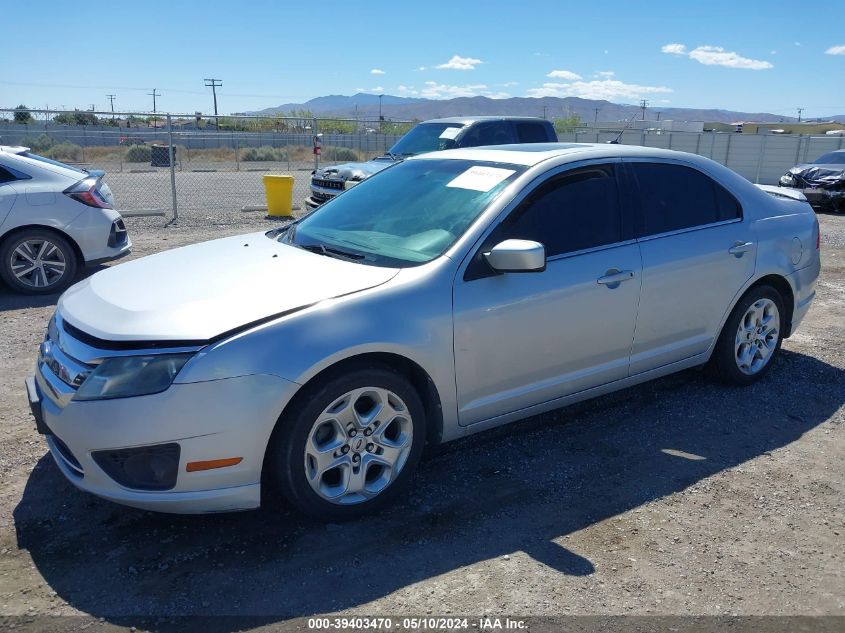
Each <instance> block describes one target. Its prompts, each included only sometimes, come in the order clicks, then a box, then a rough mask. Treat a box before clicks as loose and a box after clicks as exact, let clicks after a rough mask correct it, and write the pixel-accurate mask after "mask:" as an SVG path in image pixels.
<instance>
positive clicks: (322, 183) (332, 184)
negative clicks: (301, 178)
mask: <svg viewBox="0 0 845 633" xmlns="http://www.w3.org/2000/svg"><path fill="white" fill-rule="evenodd" d="M311 184H313V185H314V186H315V187H322V188H323V189H337V190H338V191H343V181H342V180H326V179H325V178H312V179H311Z"/></svg>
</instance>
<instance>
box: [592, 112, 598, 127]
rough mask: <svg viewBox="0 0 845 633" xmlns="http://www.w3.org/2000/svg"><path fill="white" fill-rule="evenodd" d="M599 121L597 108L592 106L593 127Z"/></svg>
mask: <svg viewBox="0 0 845 633" xmlns="http://www.w3.org/2000/svg"><path fill="white" fill-rule="evenodd" d="M598 122H599V108H593V127H596V125H598Z"/></svg>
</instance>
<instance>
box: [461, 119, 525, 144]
mask: <svg viewBox="0 0 845 633" xmlns="http://www.w3.org/2000/svg"><path fill="white" fill-rule="evenodd" d="M508 143H513V136H512V134H511V132H510V128H509V126H508V124H507V123H506V122H496V123H481V124H479V125H475V126H473V127H472V128H471V129H470V130H469V132H467V133H466V136H464V138H463V139H462V140H461V147H478V146H480V145H507V144H508Z"/></svg>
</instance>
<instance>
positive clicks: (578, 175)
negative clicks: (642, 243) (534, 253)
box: [502, 165, 622, 257]
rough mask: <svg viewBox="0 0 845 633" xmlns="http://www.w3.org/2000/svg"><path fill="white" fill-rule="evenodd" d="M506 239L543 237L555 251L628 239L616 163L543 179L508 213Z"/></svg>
mask: <svg viewBox="0 0 845 633" xmlns="http://www.w3.org/2000/svg"><path fill="white" fill-rule="evenodd" d="M502 228H503V231H504V234H503V239H504V238H513V239H523V240H533V241H535V242H540V243H541V244H543V245H544V246H545V247H546V256H547V257H553V256H554V255H560V254H563V253H571V252H574V251H580V250H584V249H588V248H595V247H597V246H605V245H608V244H614V243H616V242H621V241H622V213H621V208H620V204H619V191H618V188H617V185H616V177H615V174H614V168H613V166H612V165H595V166H590V167H584V168H581V169H577V170H575V171H572V172H567V173H565V174H562V175H560V176H556V177H553V178H552V179H550V180H549V181H548V182H546V183H545V184H542V185H540V186H539V187H538V188H537V189H535V190H534V191H533V192H532V193H531V194H530V195H529V196H528V198H526V199H525V200H524V201H523V202H522V204H520V206H519V207H517V208H516V209H515V210H514V212H513V213H512V214H511V215H510V216H509V217H508V219H507V220H506V221H505V224H504V225H503V227H502Z"/></svg>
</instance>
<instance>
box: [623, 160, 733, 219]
mask: <svg viewBox="0 0 845 633" xmlns="http://www.w3.org/2000/svg"><path fill="white" fill-rule="evenodd" d="M631 167H632V170H633V173H634V176H635V178H636V181H637V184H638V187H639V197H640V203H641V205H642V212H643V224H644V226H643V227H642V231H641V234H642V235H656V234H658V233H666V232H667V231H677V230H679V229H686V228H690V227H694V226H701V225H703V224H711V223H713V222H719V221H721V220H725V219H731V218H735V217H738V214H739V205H738V204H737V203H736V200H734V199H733V196H730V194H729V193H728V192H727V191H725V190H724V189H723V188H722V187H721V186H719V185H718V184H716V183H715V182H714V181H713V179H712V178H710V177H709V176H706V175H705V174H702V173H701V172H700V171H696V170H695V169H692V168H690V167H684V166H683V165H672V164H668V163H637V162H635V163H632V164H631ZM725 196H728V197H729V198H730V200H729V199H728V198H725Z"/></svg>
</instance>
